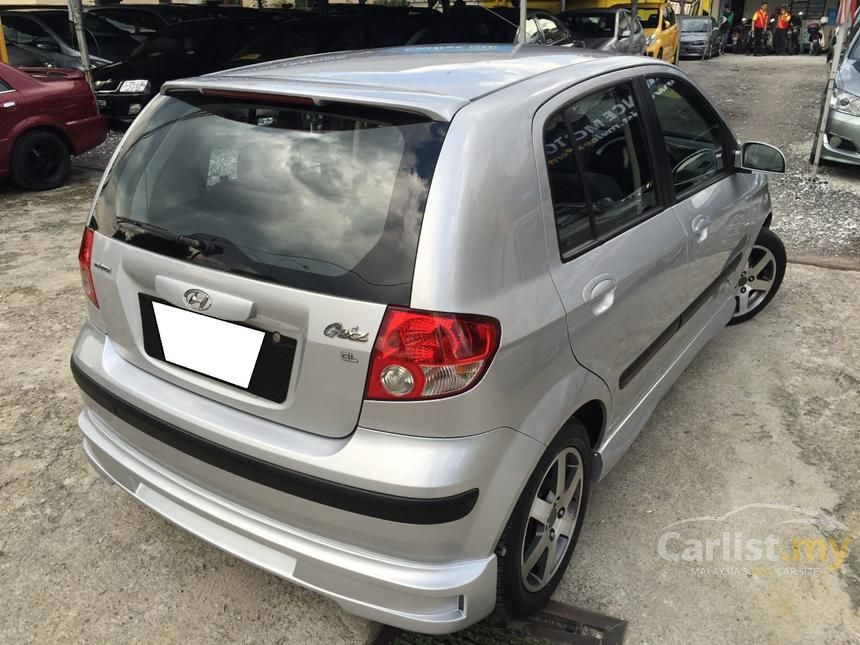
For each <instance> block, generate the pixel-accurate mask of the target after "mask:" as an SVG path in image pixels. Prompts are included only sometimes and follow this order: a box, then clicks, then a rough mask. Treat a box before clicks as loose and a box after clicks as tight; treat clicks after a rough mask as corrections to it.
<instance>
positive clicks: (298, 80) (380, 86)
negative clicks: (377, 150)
mask: <svg viewBox="0 0 860 645" xmlns="http://www.w3.org/2000/svg"><path fill="white" fill-rule="evenodd" d="M648 63H651V64H654V61H653V60H651V59H647V58H643V57H629V56H616V55H611V54H605V53H602V52H597V51H593V50H582V49H572V48H566V47H549V46H541V45H526V46H517V45H424V46H414V47H392V48H386V49H375V50H367V51H359V52H341V53H332V54H317V55H314V56H303V57H300V58H290V59H285V60H280V61H274V62H268V63H260V64H258V65H251V66H247V67H239V68H235V69H231V70H225V71H220V72H215V73H212V74H208V75H206V76H202V77H198V78H195V79H186V80H180V81H171V82H170V83H167V84H166V85H165V86H164V91H166V92H167V91H171V90H176V89H182V88H200V89H204V90H205V89H214V88H219V89H224V90H228V89H229V90H244V91H253V92H265V93H270V94H283V95H292V96H303V97H310V98H315V99H317V98H320V99H325V100H334V101H348V102H359V103H364V104H373V105H387V106H391V107H396V108H399V109H407V110H411V111H416V112H419V113H423V114H425V115H428V116H430V117H431V118H437V119H439V120H450V118H452V117H453V115H454V113H456V112H457V110H459V109H460V108H462V107H463V106H464V105H466V104H467V103H470V102H473V101H476V100H477V99H479V98H481V97H483V96H486V95H488V94H492V93H494V92H497V91H499V90H502V89H504V88H507V87H511V86H513V85H516V84H517V83H520V82H523V81H526V80H529V79H533V78H535V77H537V76H540V75H542V74H551V73H552V72H560V73H561V71H562V70H563V74H564V77H565V79H569V80H570V82H571V83H574V82H576V81H577V80H584V79H586V78H590V77H592V76H595V75H599V74H602V73H607V72H611V71H614V70H616V69H624V68H627V67H631V66H633V65H637V64H639V65H642V64H648Z"/></svg>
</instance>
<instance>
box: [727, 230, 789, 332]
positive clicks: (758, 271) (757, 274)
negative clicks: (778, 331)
mask: <svg viewBox="0 0 860 645" xmlns="http://www.w3.org/2000/svg"><path fill="white" fill-rule="evenodd" d="M785 267H786V255H785V246H783V244H782V240H781V239H779V236H778V235H777V234H776V233H774V232H773V231H770V230H768V229H766V228H763V229H762V230H761V231H760V232H759V234H758V237H757V238H756V241H755V245H754V246H753V248H752V251H751V252H750V256H749V259H748V260H747V266H746V268H745V269H744V270H743V272H742V273H741V277H740V279H739V280H738V286H737V292H736V301H735V313H734V315H733V316H732V319H731V320H730V321H729V324H730V325H736V324H738V323H742V322H744V321H746V320H749V319H750V318H753V317H754V316H756V315H758V313H759V312H760V311H761V310H762V309H764V308H765V307H766V306H767V304H768V303H769V302H770V301H771V300H772V299H773V297H774V296H775V295H776V292H777V291H779V287H780V285H781V284H782V279H783V277H785Z"/></svg>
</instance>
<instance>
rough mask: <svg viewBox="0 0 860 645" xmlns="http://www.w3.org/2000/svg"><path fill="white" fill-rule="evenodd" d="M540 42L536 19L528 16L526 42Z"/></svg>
mask: <svg viewBox="0 0 860 645" xmlns="http://www.w3.org/2000/svg"><path fill="white" fill-rule="evenodd" d="M539 42H541V34H540V29H539V28H538V24H537V20H535V19H534V18H529V19H528V22H526V43H529V44H533V43H539Z"/></svg>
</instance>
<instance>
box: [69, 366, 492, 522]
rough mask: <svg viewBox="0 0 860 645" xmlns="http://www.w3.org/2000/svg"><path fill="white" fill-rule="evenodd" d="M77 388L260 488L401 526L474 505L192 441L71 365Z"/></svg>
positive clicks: (460, 497)
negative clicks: (357, 483)
mask: <svg viewBox="0 0 860 645" xmlns="http://www.w3.org/2000/svg"><path fill="white" fill-rule="evenodd" d="M71 368H72V375H73V376H74V377H75V381H76V382H77V384H78V387H80V388H81V390H82V391H83V392H84V393H85V394H86V395H87V396H88V397H90V398H91V399H92V400H93V401H95V402H96V403H98V404H99V405H100V406H102V407H103V408H105V409H106V410H107V411H109V412H110V413H111V414H114V415H116V416H117V417H119V418H120V419H122V420H123V421H125V422H126V423H128V424H129V425H131V426H133V427H135V428H136V429H138V430H140V431H141V432H143V433H144V434H147V435H149V436H150V437H152V438H153V439H157V440H158V441H161V442H163V443H165V444H167V445H168V446H170V447H171V448H174V449H176V450H179V451H180V452H183V453H185V454H187V455H189V456H191V457H193V458H195V459H198V460H200V461H202V462H204V463H207V464H209V465H210V466H214V467H215V468H220V469H221V470H226V471H227V472H229V473H232V474H234V475H237V476H239V477H242V478H244V479H248V480H250V481H253V482H255V483H257V484H260V485H262V486H266V487H268V488H272V489H274V490H278V491H280V492H283V493H287V494H289V495H295V496H296V497H301V498H302V499H306V500H309V501H312V502H316V503H318V504H324V505H326V506H331V507H333V508H338V509H341V510H344V511H349V512H351V513H358V514H359V515H367V516H370V517H376V518H379V519H382V520H388V521H391V522H400V523H402V524H444V523H446V522H454V521H456V520H459V519H462V518H464V517H466V516H467V515H468V514H469V513H470V512H471V511H472V509H473V508H474V507H475V504H476V503H477V501H478V489H477V488H472V489H471V490H467V491H465V492H462V493H458V494H456V495H451V496H449V497H435V498H425V497H401V496H398V495H388V494H386V493H377V492H375V491H369V490H365V489H362V488H356V487H354V486H349V485H347V484H339V483H336V482H332V481H329V480H327V479H322V478H320V477H315V476H313V475H308V474H305V473H301V472H298V471H295V470H290V469H289V468H284V467H283V466H278V465H276V464H273V463H270V462H267V461H263V460H262V459H258V458H256V457H252V456H251V455H246V454H243V453H241V452H237V451H236V450H233V449H231V448H227V447H226V446H222V445H219V444H216V443H213V442H212V441H209V440H208V439H204V438H202V437H198V436H197V435H195V434H192V433H190V432H188V431H186V430H183V429H182V428H179V427H177V426H174V425H173V424H170V423H167V422H165V421H162V420H160V419H157V418H156V417H154V416H152V415H151V414H149V413H148V412H145V411H143V410H141V409H140V408H138V407H136V406H133V405H131V404H130V403H128V402H126V401H123V400H122V399H120V398H118V397H117V396H115V395H114V394H111V393H110V392H109V391H108V390H107V389H105V388H104V387H102V386H101V385H99V384H98V383H96V382H95V381H94V380H93V379H91V378H90V377H89V376H87V375H86V374H85V373H84V372H83V370H81V368H80V367H79V366H78V365H77V363H76V362H75V359H74V357H72V360H71Z"/></svg>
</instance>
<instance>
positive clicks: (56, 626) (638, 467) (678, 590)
mask: <svg viewBox="0 0 860 645" xmlns="http://www.w3.org/2000/svg"><path fill="white" fill-rule="evenodd" d="M682 67H683V68H685V69H687V70H688V71H689V72H690V73H691V74H693V75H694V76H695V77H696V78H697V79H698V80H699V81H700V82H701V83H702V84H703V85H704V86H705V87H706V89H707V90H708V91H709V92H710V93H711V95H712V96H713V97H714V99H715V101H716V102H717V104H718V105H719V106H720V107H721V109H722V110H723V111H724V113H725V114H727V116H728V117H729V119H730V120H731V121H732V123H733V125H734V126H735V127H736V128H737V130H738V132H739V134H740V135H741V137H742V138H744V139H761V140H765V141H771V142H773V143H776V144H778V145H781V146H783V147H784V149H786V151H787V153H788V156H789V161H790V163H791V165H792V167H791V169H790V174H789V175H788V176H787V177H786V178H784V179H779V180H777V181H775V182H774V186H773V192H774V203H775V211H776V212H775V219H774V228H775V230H777V231H779V232H780V234H782V235H783V236H784V238H785V239H786V242H787V245H788V247H789V252H790V255H791V257H792V258H795V259H797V260H800V261H802V262H803V264H798V263H793V264H791V265H790V266H789V270H788V272H787V275H786V279H785V283H784V285H783V287H782V290H781V292H780V294H779V295H778V296H777V297H776V298H775V300H774V301H773V302H772V304H771V305H770V306H769V308H768V310H767V311H765V312H764V313H762V314H761V315H760V316H759V317H758V318H756V319H755V320H753V321H750V322H748V323H746V324H744V325H740V326H737V327H731V328H727V329H726V330H725V331H723V332H722V333H721V334H720V335H719V336H718V337H717V338H716V339H715V340H714V341H713V342H711V343H710V344H709V345H708V346H707V347H706V348H705V350H704V351H703V352H702V353H701V354H700V355H699V356H698V357H697V358H696V360H695V361H694V362H693V363H692V365H691V366H690V367H689V369H688V370H687V372H686V373H685V374H684V376H683V377H682V378H681V379H680V380H679V381H678V383H677V384H676V386H675V387H674V388H673V389H672V391H671V392H670V393H669V395H668V396H667V397H666V398H665V399H664V401H663V402H662V403H661V404H660V405H659V407H658V408H657V411H656V413H655V415H654V417H653V418H652V420H651V421H650V422H649V424H648V426H647V427H646V428H645V430H644V431H643V433H642V434H641V435H640V437H639V438H638V439H637V441H636V442H635V443H634V445H633V446H632V448H631V449H630V451H629V452H628V454H627V455H626V456H625V457H624V458H623V459H622V460H621V462H620V463H619V464H618V466H617V467H616V468H615V469H614V470H613V471H612V472H611V473H610V474H609V475H608V477H607V478H606V479H605V480H604V481H603V482H601V483H600V484H599V485H597V486H596V487H595V488H594V489H593V495H592V499H591V502H590V507H589V514H588V517H587V518H586V526H585V528H584V531H583V534H582V538H581V541H580V544H579V546H578V548H577V551H576V553H575V555H574V558H573V560H572V563H571V566H570V569H569V571H568V573H567V575H566V577H565V579H564V580H563V582H562V585H561V586H560V588H559V590H558V592H557V593H556V596H555V597H556V600H560V601H564V602H569V603H572V604H574V605H577V606H580V607H584V608H587V609H591V610H595V611H598V612H603V613H607V614H610V615H613V616H617V617H621V618H624V619H627V620H628V621H629V627H628V640H627V642H630V643H683V644H686V643H717V644H718V643H737V642H745V643H810V642H816V643H856V642H860V577H858V576H860V543H858V545H856V548H855V545H854V544H853V543H852V541H853V540H856V539H857V537H858V533H860V482H858V475H857V473H858V472H860V448H858V446H860V442H858V430H860V417H858V409H860V272H858V269H860V233H858V229H857V222H858V219H857V215H858V210H860V196H858V191H860V182H858V181H857V179H858V177H856V174H857V171H855V170H853V169H836V168H826V169H825V170H824V171H823V173H822V178H823V180H822V181H818V182H811V181H809V180H808V179H807V174H806V173H807V168H806V166H805V165H804V163H803V158H804V157H805V156H806V155H807V154H808V145H811V140H812V139H811V137H812V132H813V128H814V123H813V122H814V119H815V112H816V110H817V108H816V105H815V99H816V98H817V97H818V96H819V95H820V93H821V88H822V86H823V79H824V66H823V63H822V62H821V59H815V58H802V59H798V58H794V59H775V58H764V59H762V58H756V59H752V58H746V57H733V56H724V57H722V58H721V59H717V60H714V61H710V62H706V63H702V62H691V63H682ZM775 79H779V80H775ZM804 146H806V147H807V149H804ZM100 154H101V155H102V157H101V158H103V156H104V153H103V152H101V151H99V152H97V153H94V154H93V155H90V156H88V157H87V158H86V159H84V160H83V165H96V164H97V163H98V161H99V159H100V157H99V156H98V155H100ZM96 181H97V174H96V173H94V172H91V171H87V170H83V169H79V170H76V172H75V175H74V176H73V178H72V181H71V182H70V184H69V186H67V187H65V188H61V189H59V190H56V191H53V192H51V193H43V194H34V193H29V194H28V193H22V192H20V191H18V190H16V189H14V188H13V187H12V186H10V185H9V184H8V183H6V184H3V183H0V218H2V222H3V230H4V234H3V236H0V338H2V340H3V342H2V344H0V427H2V429H3V430H2V433H0V509H2V512H0V598H2V600H3V602H2V604H3V609H2V611H0V642H3V643H22V642H37V643H41V642H54V641H63V642H118V641H122V642H177V641H182V642H189V643H197V642H199V643H203V642H206V643H213V642H271V643H276V642H277V643H364V642H368V641H369V640H372V638H373V637H374V635H375V633H376V630H377V626H376V625H373V624H370V623H368V622H366V621H363V620H361V619H358V618H355V617H353V616H350V615H349V614H346V613H344V612H343V611H341V610H340V609H339V608H338V607H337V605H335V604H334V603H332V602H329V601H327V600H324V599H322V598H321V597H319V596H317V595H315V594H313V593H310V592H307V591H304V590H302V589H300V588H298V587H295V586H293V585H290V584H286V583H284V582H282V581H280V580H278V579H276V578H274V577H273V576H271V575H268V574H266V573H263V572H262V571H260V570H258V569H255V568H254V567H252V566H250V565H247V564H244V563H242V562H240V561H238V560H236V559H234V558H232V557H230V556H227V555H224V554H222V553H221V552H219V551H218V550H216V549H215V548H213V547H210V546H207V545H206V544H204V543H202V542H200V541H199V540H197V539H195V538H193V537H191V536H190V535H188V534H187V533H185V532H183V531H181V530H178V529H176V528H174V527H173V526H172V525H170V524H168V523H167V522H165V521H164V520H162V519H161V518H160V517H158V516H157V515H155V514H154V513H152V512H150V511H148V510H146V509H145V508H143V507H142V506H140V505H138V504H137V503H136V502H134V501H133V500H132V499H131V498H129V496H127V495H126V494H124V493H123V492H121V491H120V490H119V489H117V488H116V487H111V486H108V485H107V484H105V483H104V482H103V481H102V480H101V479H99V478H98V477H97V476H96V475H95V474H94V473H93V472H92V471H91V470H90V469H89V468H88V467H87V465H86V464H85V461H84V457H83V454H82V452H81V450H80V439H79V436H78V433H77V431H76V429H75V417H76V415H77V412H78V410H79V408H80V400H79V397H78V394H77V391H76V389H75V387H74V384H73V382H72V379H71V377H70V375H69V371H68V355H69V351H70V348H71V344H72V342H73V339H74V336H75V334H76V332H77V329H78V326H79V324H80V320H81V316H82V311H83V296H82V294H81V292H80V286H79V279H78V272H77V266H76V257H75V256H76V251H77V245H78V242H79V239H80V233H81V227H82V223H83V220H84V216H85V212H86V210H87V207H88V205H89V202H90V200H91V197H92V194H93V190H94V187H95V183H96ZM833 266H840V267H842V268H841V269H833V268H828V267H833ZM725 516H727V517H725ZM703 517H712V518H717V519H701V518H703ZM688 518H700V519H697V520H695V521H692V522H685V523H681V524H676V525H675V526H670V525H672V524H675V523H678V522H680V521H682V520H685V519H688ZM725 532H728V533H729V544H728V546H729V550H728V552H727V554H728V558H726V557H724V553H723V548H724V545H723V544H722V543H721V544H719V545H718V546H716V547H715V548H712V549H711V550H712V551H713V553H712V554H711V557H707V554H706V553H704V552H703V553H702V554H699V555H701V559H699V560H694V559H693V558H695V557H697V551H696V548H697V545H702V544H706V543H707V541H708V540H712V541H720V542H722V536H723V533H725ZM738 534H740V536H738ZM661 538H662V543H663V546H664V547H665V548H662V549H661V548H660V545H661ZM736 539H737V540H740V541H741V545H743V546H744V550H743V551H742V552H739V551H738V550H737V549H735V547H734V542H735V540H736ZM793 539H810V540H818V539H824V540H825V542H823V543H822V544H823V545H824V552H823V559H824V561H819V560H818V558H819V556H821V555H822V554H819V552H818V550H817V546H816V544H818V543H815V542H812V543H811V544H812V545H813V547H812V549H811V551H812V555H813V560H811V561H807V559H806V551H805V549H803V548H801V549H800V550H798V551H797V552H796V553H795V552H792V550H791V546H790V545H791V540H793ZM748 540H760V543H759V544H761V543H764V541H766V540H771V541H773V540H776V541H778V547H777V548H776V549H775V551H774V553H775V557H776V561H770V560H768V559H767V558H766V557H764V558H755V557H754V556H755V552H754V549H750V548H749V546H750V545H749V544H748V542H747V541H748ZM830 540H832V542H831V541H830ZM685 548H686V549H687V550H686V551H685V550H684V549H685ZM795 555H796V556H797V557H798V558H801V559H800V560H799V561H798V560H796V559H795ZM679 556H684V557H679ZM735 556H738V558H737V559H735ZM783 556H785V558H786V559H783ZM676 557H677V561H676V560H674V559H672V558H676ZM685 557H686V558H688V559H686V560H685V559H684V558H685ZM466 637H467V638H470V639H474V640H475V641H477V640H479V638H483V641H484V642H486V641H487V638H486V635H485V634H483V636H482V631H481V628H479V629H477V630H472V631H471V632H470V633H469V634H467V636H466Z"/></svg>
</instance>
